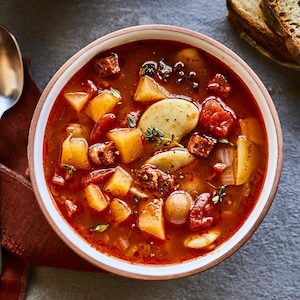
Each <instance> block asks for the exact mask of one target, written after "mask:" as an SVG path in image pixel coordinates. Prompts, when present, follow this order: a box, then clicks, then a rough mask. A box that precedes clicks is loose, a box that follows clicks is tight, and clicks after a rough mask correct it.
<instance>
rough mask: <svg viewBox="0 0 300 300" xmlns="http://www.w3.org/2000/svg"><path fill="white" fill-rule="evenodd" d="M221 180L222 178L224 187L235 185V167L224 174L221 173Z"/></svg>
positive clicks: (229, 168) (228, 168) (230, 167)
mask: <svg viewBox="0 0 300 300" xmlns="http://www.w3.org/2000/svg"><path fill="white" fill-rule="evenodd" d="M220 178H221V183H222V185H234V184H235V180H234V173H233V167H232V166H229V167H227V168H226V169H225V170H224V172H222V173H221V175H220Z"/></svg>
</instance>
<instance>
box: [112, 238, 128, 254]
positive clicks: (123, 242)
mask: <svg viewBox="0 0 300 300" xmlns="http://www.w3.org/2000/svg"><path fill="white" fill-rule="evenodd" d="M115 246H116V247H117V248H119V249H120V250H126V249H127V248H128V247H129V239H128V237H127V236H125V235H123V236H120V237H119V238H117V240H116V242H115Z"/></svg>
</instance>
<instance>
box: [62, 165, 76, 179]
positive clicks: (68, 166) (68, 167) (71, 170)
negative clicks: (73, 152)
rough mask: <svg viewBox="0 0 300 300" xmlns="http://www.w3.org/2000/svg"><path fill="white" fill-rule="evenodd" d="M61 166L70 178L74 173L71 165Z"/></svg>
mask: <svg viewBox="0 0 300 300" xmlns="http://www.w3.org/2000/svg"><path fill="white" fill-rule="evenodd" d="M63 166H64V168H65V169H67V171H68V174H69V175H70V176H72V174H73V171H76V169H75V167H74V166H72V165H68V164H64V165H63Z"/></svg>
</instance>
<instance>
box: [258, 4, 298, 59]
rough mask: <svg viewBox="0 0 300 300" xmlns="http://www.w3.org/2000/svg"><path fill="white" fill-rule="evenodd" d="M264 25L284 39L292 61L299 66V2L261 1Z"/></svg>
mask: <svg viewBox="0 0 300 300" xmlns="http://www.w3.org/2000/svg"><path fill="white" fill-rule="evenodd" d="M260 6H261V10H262V12H263V15H264V17H265V22H266V24H267V25H268V26H269V27H270V28H271V29H272V30H274V31H275V32H276V33H277V34H278V35H279V36H281V37H282V38H283V39H284V42H285V44H286V48H287V49H288V51H289V53H290V54H291V56H292V57H293V58H294V60H296V61H297V63H298V64H300V1H299V0H261V4H260Z"/></svg>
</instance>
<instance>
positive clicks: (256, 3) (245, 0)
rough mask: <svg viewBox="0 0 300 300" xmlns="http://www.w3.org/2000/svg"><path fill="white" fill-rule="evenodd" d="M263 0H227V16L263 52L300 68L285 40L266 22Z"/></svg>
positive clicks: (276, 59) (287, 64) (242, 36)
mask: <svg viewBox="0 0 300 300" xmlns="http://www.w3.org/2000/svg"><path fill="white" fill-rule="evenodd" d="M260 2H261V0H226V5H227V9H228V13H227V17H228V19H229V21H230V22H231V23H232V25H233V26H234V27H235V28H236V29H237V31H238V32H239V33H240V36H241V38H243V39H244V40H246V41H247V42H248V43H250V44H251V45H252V46H254V47H255V48H256V49H257V50H259V51H260V52H261V53H262V54H264V55H265V56H267V57H268V58H270V59H272V60H274V61H276V62H277V63H279V64H281V65H284V66H287V67H289V68H292V69H296V70H300V65H298V64H296V63H295V60H294V57H293V56H292V55H291V54H290V52H289V51H288V50H287V48H286V45H285V40H284V38H283V37H282V36H280V35H277V34H276V33H275V32H274V31H273V30H272V29H271V28H270V27H269V26H268V25H267V24H266V22H265V17H264V15H263V13H262V10H261V8H260Z"/></svg>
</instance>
